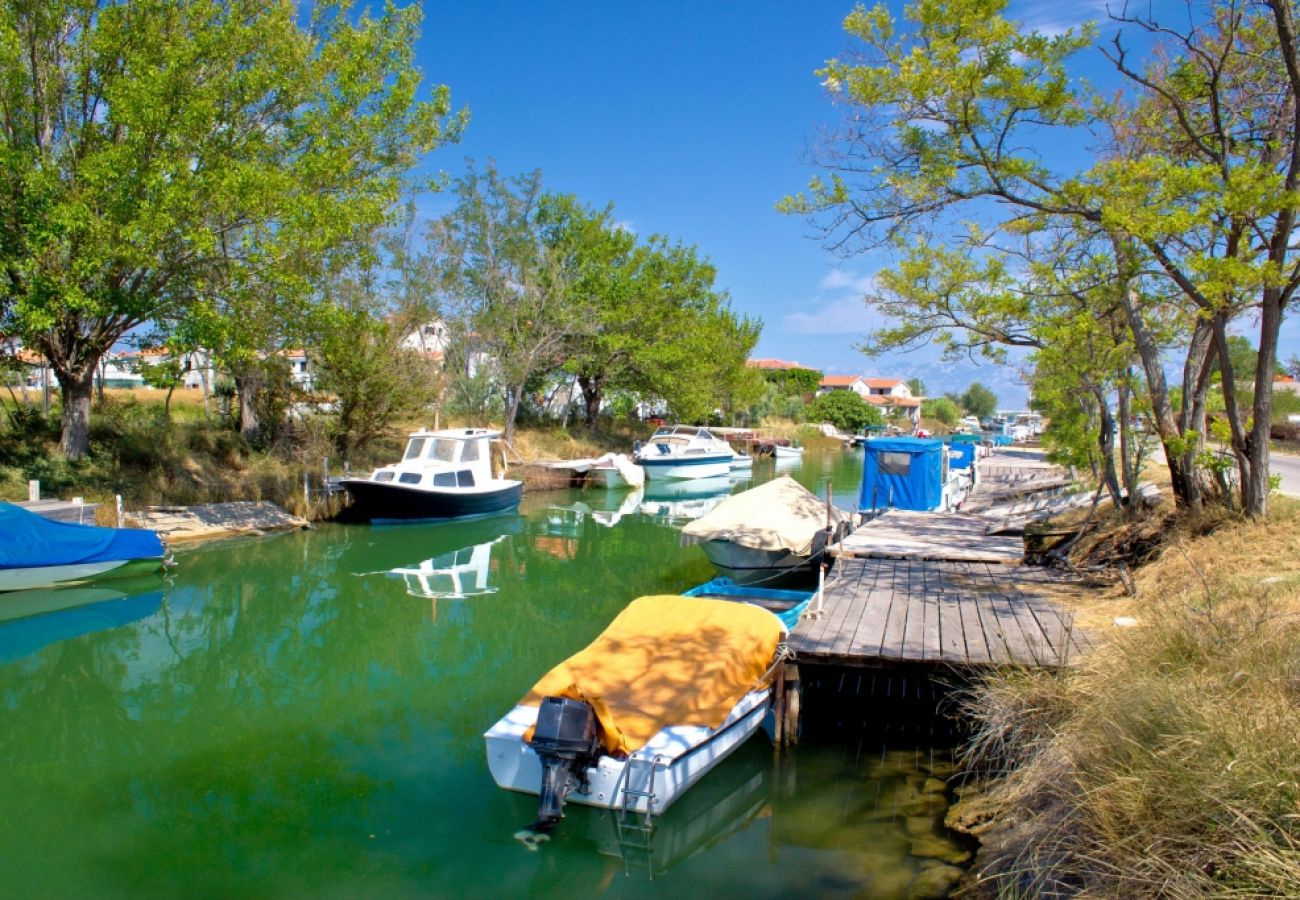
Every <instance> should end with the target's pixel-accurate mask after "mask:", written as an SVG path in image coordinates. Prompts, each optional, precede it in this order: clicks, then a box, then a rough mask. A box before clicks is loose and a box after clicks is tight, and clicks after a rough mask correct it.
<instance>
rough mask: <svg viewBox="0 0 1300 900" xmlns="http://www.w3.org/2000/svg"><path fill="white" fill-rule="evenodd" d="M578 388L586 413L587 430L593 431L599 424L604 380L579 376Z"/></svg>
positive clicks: (597, 376)
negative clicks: (580, 390) (580, 391)
mask: <svg viewBox="0 0 1300 900" xmlns="http://www.w3.org/2000/svg"><path fill="white" fill-rule="evenodd" d="M578 387H579V388H581V389H582V403H583V408H584V409H585V410H586V413H587V430H588V431H595V430H596V426H597V425H598V424H599V422H600V404H601V399H602V398H601V395H602V394H603V393H604V390H605V385H604V379H603V378H601V377H600V376H599V375H579V376H578Z"/></svg>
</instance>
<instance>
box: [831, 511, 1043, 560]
mask: <svg viewBox="0 0 1300 900" xmlns="http://www.w3.org/2000/svg"><path fill="white" fill-rule="evenodd" d="M988 525H989V522H988V521H987V520H985V519H982V518H978V517H974V516H969V515H965V514H963V513H927V512H914V511H911V510H898V509H891V510H889V511H888V512H886V513H884V514H883V515H881V516H878V517H877V518H875V519H872V520H871V521H870V522H867V523H866V524H864V525H862V526H861V527H860V528H858V530H857V531H855V532H854V533H853V534H851V535H849V536H848V537H846V538H844V539H843V540H842V541H840V542H839V543H837V544H835V545H833V546H832V547H831V553H832V554H834V555H836V556H853V557H859V558H868V559H870V558H886V559H916V560H926V559H932V560H945V559H959V560H976V561H988V562H1007V563H1016V562H1019V561H1020V560H1021V558H1022V557H1023V556H1024V543H1023V541H1021V540H1020V538H1017V537H1005V536H1000V535H990V534H986V533H985V532H986V530H987V528H988Z"/></svg>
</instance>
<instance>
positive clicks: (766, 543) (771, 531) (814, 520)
mask: <svg viewBox="0 0 1300 900" xmlns="http://www.w3.org/2000/svg"><path fill="white" fill-rule="evenodd" d="M848 519H849V514H848V513H846V512H844V511H843V510H840V509H836V508H835V507H831V524H832V527H834V526H836V525H839V524H840V523H841V522H846V521H848ZM825 528H826V502H825V501H824V500H819V499H817V496H816V495H815V494H813V493H812V492H811V491H809V490H808V489H807V488H805V487H804V486H803V485H801V484H799V482H797V481H795V480H794V479H793V478H791V477H790V476H789V475H782V476H781V477H780V478H774V479H772V480H771V481H769V482H767V483H766V484H763V485H759V486H758V487H756V488H754V489H753V490H749V491H745V492H744V493H741V494H735V495H733V496H731V497H728V498H727V499H726V500H723V501H722V502H721V503H719V504H718V505H717V507H715V508H714V509H713V510H712V511H711V512H709V513H708V514H707V515H705V516H702V517H700V518H699V519H696V520H695V521H694V522H692V523H690V524H689V525H687V526H686V527H685V528H683V529H682V543H683V544H703V543H705V542H706V541H730V542H732V543H733V544H739V545H740V546H742V547H750V548H752V549H755V550H787V551H789V552H791V553H794V554H795V555H797V556H807V555H808V554H809V553H811V552H812V545H813V537H814V536H815V535H816V534H817V532H818V531H822V530H824V529H825Z"/></svg>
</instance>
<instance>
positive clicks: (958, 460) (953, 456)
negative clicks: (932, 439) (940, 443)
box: [948, 439, 975, 469]
mask: <svg viewBox="0 0 1300 900" xmlns="http://www.w3.org/2000/svg"><path fill="white" fill-rule="evenodd" d="M948 465H949V466H951V467H952V468H954V469H969V468H970V467H971V466H973V465H975V445H974V444H959V443H958V442H957V441H956V440H955V439H954V440H953V442H952V449H951V450H950V451H949V454H948Z"/></svg>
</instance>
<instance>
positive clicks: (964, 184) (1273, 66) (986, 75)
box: [786, 0, 1300, 515]
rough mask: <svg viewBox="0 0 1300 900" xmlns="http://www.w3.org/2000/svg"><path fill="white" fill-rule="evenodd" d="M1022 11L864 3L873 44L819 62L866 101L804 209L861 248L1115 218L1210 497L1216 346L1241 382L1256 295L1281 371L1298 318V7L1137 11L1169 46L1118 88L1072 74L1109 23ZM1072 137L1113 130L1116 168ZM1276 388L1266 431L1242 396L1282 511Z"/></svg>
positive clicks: (1110, 146) (1258, 406)
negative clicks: (1268, 435)
mask: <svg viewBox="0 0 1300 900" xmlns="http://www.w3.org/2000/svg"><path fill="white" fill-rule="evenodd" d="M1005 9H1006V3H1005V2H1004V0H951V2H949V0H918V2H914V3H912V4H910V5H909V6H908V7H907V9H906V11H905V19H906V22H905V23H900V22H898V21H896V20H895V19H894V18H893V17H892V15H891V13H890V12H889V10H888V9H887V8H885V7H884V6H877V7H875V8H873V9H870V10H868V9H865V8H863V7H859V8H857V10H855V11H854V12H853V13H852V14H851V15H850V16H849V17H848V18H847V19H846V20H845V27H846V30H848V31H849V32H850V34H851V35H853V37H854V38H855V39H857V41H858V44H859V50H860V52H858V53H855V54H853V55H852V56H847V57H845V58H842V59H838V60H832V61H831V62H830V63H828V65H827V67H826V69H825V70H823V72H821V73H819V74H820V75H821V76H822V77H823V78H824V79H825V81H826V84H827V86H828V87H829V89H830V91H831V93H832V95H833V96H834V97H835V98H836V99H837V100H838V101H840V102H842V103H844V104H846V105H847V106H849V107H850V110H851V112H850V115H849V116H848V117H846V124H845V128H844V129H843V130H842V131H841V132H839V133H837V134H836V135H835V136H834V138H833V139H832V140H831V141H829V142H827V143H826V144H824V145H823V148H822V155H821V157H820V161H821V162H822V163H823V165H824V166H825V167H826V168H827V169H828V171H829V173H830V174H829V176H828V177H827V178H821V179H817V180H815V181H814V183H813V185H812V189H811V191H810V193H809V195H808V196H807V197H797V198H792V199H791V200H790V201H788V202H787V204H786V208H787V209H790V210H794V211H802V212H808V213H813V214H816V215H818V216H820V217H821V221H822V223H823V225H824V226H825V228H826V234H827V236H828V239H829V240H830V242H831V243H832V245H833V246H835V247H837V248H839V249H841V250H843V251H846V252H848V251H852V250H854V249H859V248H861V247H863V246H870V245H873V244H874V243H878V242H882V241H883V242H890V241H895V240H897V241H899V242H900V243H902V244H904V245H906V244H909V243H913V242H914V241H915V240H916V239H917V238H918V237H920V238H921V239H925V237H926V236H935V235H940V237H938V240H939V241H942V240H943V238H942V236H941V235H942V232H943V231H945V230H949V229H951V228H952V227H953V226H955V225H956V224H957V222H958V221H959V220H960V219H961V218H962V217H963V215H965V216H969V215H970V214H971V213H975V214H977V215H978V216H979V217H980V218H981V219H983V220H985V221H988V220H992V221H993V222H994V223H997V224H1001V225H1012V224H1022V223H1024V222H1026V221H1027V220H1031V219H1033V218H1035V217H1042V216H1050V217H1063V218H1066V219H1069V220H1072V221H1074V222H1076V223H1078V224H1079V225H1080V226H1081V227H1082V228H1084V229H1086V230H1093V229H1102V231H1103V234H1104V237H1105V238H1106V239H1108V240H1110V241H1111V243H1112V244H1113V255H1114V256H1115V258H1116V270H1117V272H1118V273H1119V277H1120V278H1121V279H1123V280H1124V281H1125V282H1127V283H1128V285H1129V286H1130V287H1131V289H1130V290H1125V291H1122V292H1121V297H1122V298H1123V303H1124V313H1125V316H1126V318H1127V321H1128V327H1129V329H1130V331H1131V333H1132V337H1133V345H1134V348H1135V350H1136V352H1137V353H1138V356H1139V358H1140V359H1141V363H1142V369H1143V375H1144V379H1143V382H1144V384H1145V385H1146V387H1147V390H1148V395H1149V399H1150V401H1151V411H1152V416H1153V418H1154V420H1155V423H1156V426H1157V429H1158V430H1159V433H1160V436H1161V439H1162V441H1163V442H1164V444H1165V451H1166V457H1167V459H1168V462H1169V466H1170V473H1171V477H1172V479H1173V486H1174V491H1175V494H1176V496H1177V497H1178V499H1179V501H1180V502H1181V503H1183V504H1184V505H1187V506H1192V507H1194V506H1196V505H1198V504H1199V503H1200V482H1199V480H1198V477H1197V473H1196V471H1195V464H1194V461H1195V458H1196V452H1197V449H1198V444H1199V442H1200V441H1201V440H1202V439H1203V435H1204V412H1205V391H1206V389H1207V385H1208V378H1207V374H1208V367H1209V362H1210V357H1211V354H1212V353H1216V354H1217V355H1218V356H1219V358H1220V363H1221V365H1223V366H1224V367H1225V373H1227V367H1228V366H1229V365H1230V363H1229V361H1228V360H1227V347H1226V342H1225V337H1226V333H1227V332H1226V328H1227V325H1228V323H1230V322H1231V321H1232V320H1233V319H1234V318H1235V317H1236V316H1238V315H1239V314H1241V313H1242V312H1243V311H1244V310H1246V309H1248V308H1252V307H1253V308H1257V309H1258V310H1259V323H1260V324H1259V328H1260V338H1259V346H1260V351H1261V352H1260V357H1259V363H1258V365H1259V367H1260V370H1261V371H1263V372H1265V374H1266V375H1267V374H1268V373H1271V371H1272V366H1273V362H1274V359H1275V354H1276V344H1277V330H1278V327H1279V326H1280V322H1281V317H1282V314H1283V310H1284V309H1285V307H1286V305H1287V304H1288V303H1289V302H1290V300H1291V297H1292V295H1293V294H1294V291H1295V289H1296V287H1297V285H1300V267H1297V266H1295V265H1294V258H1293V257H1294V252H1295V251H1294V246H1293V241H1292V240H1291V234H1292V231H1293V229H1294V216H1295V209H1296V206H1297V202H1298V200H1300V193H1297V190H1296V188H1297V183H1296V182H1297V177H1298V176H1300V144H1297V141H1298V140H1300V135H1297V129H1296V116H1297V108H1298V104H1297V98H1300V89H1298V88H1300V65H1297V62H1296V48H1295V35H1294V24H1293V22H1292V10H1291V6H1290V4H1289V3H1288V2H1286V0H1268V2H1261V3H1236V2H1231V3H1226V4H1214V5H1206V6H1204V7H1202V6H1197V5H1194V4H1193V5H1190V6H1189V10H1188V12H1189V17H1188V20H1187V21H1188V23H1189V24H1187V25H1185V26H1183V27H1182V30H1178V29H1173V28H1167V27H1163V26H1161V25H1159V24H1158V23H1156V22H1155V21H1154V20H1151V19H1143V18H1137V17H1133V18H1128V17H1120V18H1119V20H1118V21H1119V23H1120V25H1121V26H1122V28H1121V31H1122V30H1124V29H1128V30H1137V31H1139V32H1140V33H1141V34H1142V36H1143V39H1144V40H1147V41H1148V42H1149V43H1153V44H1155V45H1156V46H1157V48H1158V52H1156V53H1154V54H1153V55H1152V56H1151V60H1152V62H1151V63H1150V64H1149V65H1137V64H1135V63H1134V62H1133V61H1132V59H1131V57H1130V55H1129V54H1128V53H1127V52H1126V50H1125V44H1124V43H1123V41H1122V40H1121V39H1119V38H1117V39H1116V40H1115V42H1114V43H1113V45H1112V46H1113V48H1114V49H1113V50H1112V51H1111V52H1110V57H1111V59H1112V61H1113V63H1114V65H1115V68H1116V70H1117V71H1118V72H1119V74H1120V75H1121V76H1122V77H1123V78H1124V79H1126V81H1127V85H1128V90H1127V91H1126V92H1125V93H1124V94H1123V95H1121V96H1120V97H1118V98H1117V99H1116V98H1102V97H1100V96H1098V95H1094V94H1092V93H1090V92H1089V90H1088V88H1087V86H1086V82H1083V81H1081V80H1079V79H1077V78H1074V77H1072V73H1071V71H1070V70H1069V64H1070V63H1071V62H1072V58H1073V57H1074V55H1075V54H1076V53H1077V52H1078V51H1080V50H1082V49H1083V48H1085V47H1087V46H1088V45H1089V44H1090V43H1091V41H1092V38H1093V36H1094V35H1095V33H1096V32H1095V31H1093V30H1091V29H1085V30H1084V31H1083V32H1082V33H1070V32H1067V33H1065V34H1061V35H1054V36H1048V35H1044V34H1039V33H1035V32H1033V31H1032V30H1030V29H1025V28H1022V27H1020V26H1019V25H1018V24H1017V23H1014V22H1011V21H1009V20H1007V19H1006V18H1005V17H1004V15H1003V13H1004V12H1005ZM1051 132H1055V135H1054V139H1056V140H1078V139H1091V140H1093V141H1095V142H1103V143H1104V154H1103V155H1102V158H1101V161H1100V162H1098V163H1097V164H1096V165H1095V166H1093V167H1092V168H1091V169H1086V170H1080V171H1068V170H1065V171H1063V170H1062V169H1061V167H1060V165H1059V160H1058V159H1055V158H1051V157H1049V156H1047V155H1045V154H1043V153H1041V152H1038V151H1037V150H1036V149H1035V148H1036V147H1041V146H1043V144H1042V141H1043V140H1044V139H1050V138H1048V137H1047V136H1048V135H1049V134H1050V133H1051ZM1174 293H1176V297H1174V298H1173V299H1174V302H1172V303H1171V302H1170V299H1171V294H1174ZM1149 300H1153V301H1154V302H1146V301H1149ZM910 321H911V323H912V324H916V323H917V322H918V321H919V320H918V319H917V318H915V317H913V318H912V319H911V320H910ZM1170 324H1177V325H1178V326H1179V327H1180V328H1181V329H1182V332H1183V333H1182V335H1181V339H1180V340H1179V341H1178V342H1177V345H1178V346H1179V347H1180V348H1181V349H1182V352H1183V365H1182V369H1183V384H1182V391H1181V397H1182V401H1181V402H1182V407H1181V409H1177V410H1176V409H1174V407H1173V405H1172V403H1171V401H1170V390H1169V388H1168V385H1167V378H1166V375H1165V366H1166V365H1167V363H1168V359H1167V358H1166V356H1165V354H1164V349H1165V348H1167V347H1168V344H1167V343H1166V344H1164V347H1162V341H1161V336H1160V329H1161V328H1162V327H1164V326H1167V325H1170ZM1227 380H1228V381H1229V382H1231V381H1232V377H1231V375H1230V374H1229V377H1228V379H1227ZM1270 381H1271V379H1268V378H1267V377H1265V378H1257V379H1256V389H1255V393H1254V402H1253V404H1252V410H1253V417H1250V420H1251V421H1253V425H1250V426H1248V425H1247V421H1248V417H1246V416H1242V415H1237V414H1235V412H1234V410H1232V408H1231V407H1232V405H1233V403H1234V400H1233V399H1232V398H1231V397H1229V396H1226V395H1225V402H1226V403H1227V404H1228V405H1229V413H1230V416H1229V418H1230V420H1231V421H1232V423H1233V447H1234V450H1235V451H1236V453H1237V458H1238V462H1239V465H1240V468H1241V473H1242V494H1243V500H1244V503H1245V507H1246V509H1247V510H1248V511H1249V512H1250V513H1251V514H1253V515H1259V514H1262V513H1263V512H1264V510H1265V509H1266V488H1267V448H1266V444H1267V441H1266V440H1264V441H1261V440H1259V437H1260V434H1261V429H1262V428H1264V427H1267V426H1266V425H1263V426H1262V425H1261V422H1263V423H1266V422H1267V420H1268V418H1269V417H1268V415H1267V413H1268V411H1269V410H1268V407H1269V403H1270V397H1271V384H1270ZM1229 393H1230V392H1229Z"/></svg>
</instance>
